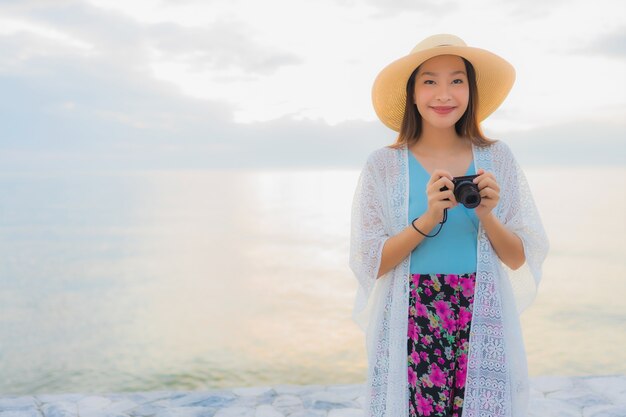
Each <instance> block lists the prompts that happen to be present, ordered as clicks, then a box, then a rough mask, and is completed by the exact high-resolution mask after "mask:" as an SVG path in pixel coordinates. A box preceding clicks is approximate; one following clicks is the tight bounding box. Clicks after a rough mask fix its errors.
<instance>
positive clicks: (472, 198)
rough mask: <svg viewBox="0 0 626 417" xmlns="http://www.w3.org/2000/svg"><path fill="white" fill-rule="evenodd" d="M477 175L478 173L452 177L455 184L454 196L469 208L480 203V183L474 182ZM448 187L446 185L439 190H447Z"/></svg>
mask: <svg viewBox="0 0 626 417" xmlns="http://www.w3.org/2000/svg"><path fill="white" fill-rule="evenodd" d="M477 176H478V175H466V176H463V177H454V178H452V184H454V198H456V201H458V202H459V203H461V204H463V205H464V206H465V207H467V208H474V207H478V205H479V204H480V192H479V191H478V185H476V184H474V183H473V182H472V180H473V179H474V178H476V177H477ZM447 189H448V187H446V186H445V185H444V186H443V188H441V189H440V190H439V191H445V190H447Z"/></svg>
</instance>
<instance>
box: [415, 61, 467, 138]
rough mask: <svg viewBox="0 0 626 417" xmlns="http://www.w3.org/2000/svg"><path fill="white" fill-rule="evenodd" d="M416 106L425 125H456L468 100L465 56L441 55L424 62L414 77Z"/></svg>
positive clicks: (436, 126)
mask: <svg viewBox="0 0 626 417" xmlns="http://www.w3.org/2000/svg"><path fill="white" fill-rule="evenodd" d="M413 97H414V99H415V105H416V106H417V110H418V111H419V113H420V115H421V116H422V121H423V123H424V124H429V125H431V126H432V127H435V128H449V127H454V124H455V123H456V122H457V121H458V120H459V119H460V118H461V117H462V116H463V114H464V113H465V110H466V109H467V106H468V103H469V83H468V79H467V73H466V70H465V63H464V62H463V59H462V58H461V57H459V56H456V55H439V56H436V57H433V58H430V59H428V60H426V61H424V62H423V63H422V65H421V66H420V69H419V71H418V73H417V74H416V76H415V89H414V95H413Z"/></svg>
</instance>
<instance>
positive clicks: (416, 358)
mask: <svg viewBox="0 0 626 417" xmlns="http://www.w3.org/2000/svg"><path fill="white" fill-rule="evenodd" d="M411 359H413V363H415V364H418V363H420V362H421V360H420V355H419V353H417V352H413V353H411Z"/></svg>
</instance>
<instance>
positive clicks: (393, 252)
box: [376, 214, 438, 279]
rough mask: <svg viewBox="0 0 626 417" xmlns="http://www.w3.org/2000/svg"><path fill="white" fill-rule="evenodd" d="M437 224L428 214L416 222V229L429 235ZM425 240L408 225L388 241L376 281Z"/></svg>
mask: <svg viewBox="0 0 626 417" xmlns="http://www.w3.org/2000/svg"><path fill="white" fill-rule="evenodd" d="M437 224H438V223H437V221H436V220H433V219H432V217H430V216H429V215H426V214H424V215H423V216H421V217H420V218H419V219H417V220H415V227H417V228H418V229H419V230H421V231H422V232H423V233H426V234H429V233H430V232H431V230H432V229H433V228H434V227H435V226H436V225H437ZM424 239H425V237H424V235H422V234H420V233H418V232H417V230H415V229H414V228H413V226H412V225H408V226H407V227H405V228H404V230H402V231H401V232H400V233H398V234H396V235H393V236H391V237H390V238H389V239H387V241H385V244H384V246H383V252H382V256H381V260H380V268H379V270H378V276H377V277H376V279H378V278H380V277H381V276H382V275H385V274H386V273H387V272H389V271H390V270H392V269H393V268H395V266H396V265H398V264H399V263H400V262H401V261H402V260H403V259H404V258H406V257H407V256H409V255H410V254H411V252H412V251H413V249H415V247H416V246H417V245H419V244H420V243H421V242H422V240H424Z"/></svg>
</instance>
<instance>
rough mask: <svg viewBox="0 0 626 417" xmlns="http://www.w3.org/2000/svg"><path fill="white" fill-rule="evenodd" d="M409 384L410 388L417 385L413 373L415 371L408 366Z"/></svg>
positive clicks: (415, 375) (415, 376)
mask: <svg viewBox="0 0 626 417" xmlns="http://www.w3.org/2000/svg"><path fill="white" fill-rule="evenodd" d="M409 384H411V386H413V387H414V386H415V384H417V374H416V373H415V371H414V370H413V368H411V367H410V366H409Z"/></svg>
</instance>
